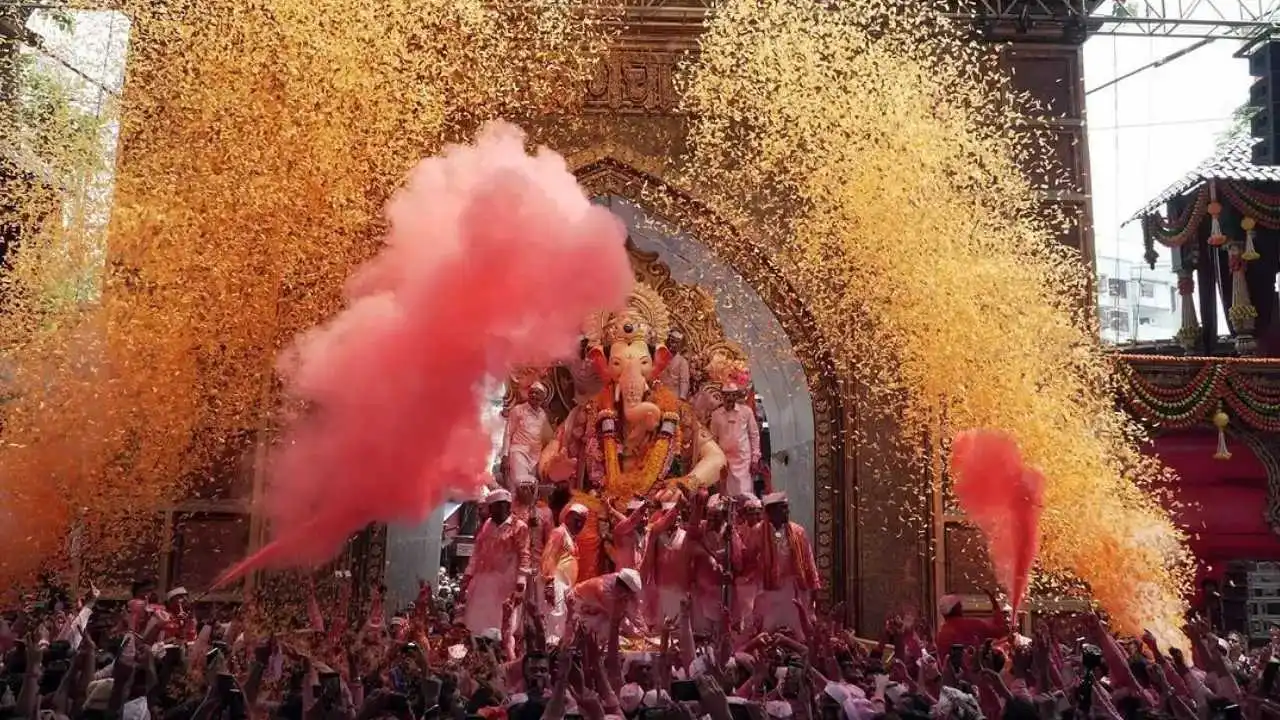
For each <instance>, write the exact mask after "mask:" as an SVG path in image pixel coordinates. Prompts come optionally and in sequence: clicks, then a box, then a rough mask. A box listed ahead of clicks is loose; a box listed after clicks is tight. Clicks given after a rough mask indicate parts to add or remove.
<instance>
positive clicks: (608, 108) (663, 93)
mask: <svg viewBox="0 0 1280 720" xmlns="http://www.w3.org/2000/svg"><path fill="white" fill-rule="evenodd" d="M681 57H682V56H681V55H680V54H678V53H654V52H643V53H642V52H618V53H614V54H613V55H611V56H609V57H607V58H605V59H604V60H603V61H602V62H601V63H600V65H599V66H598V67H597V68H596V70H595V73H594V74H593V75H592V77H591V79H590V80H588V81H587V86H586V93H585V95H586V97H585V98H584V104H585V107H586V111H587V112H591V113H610V114H615V115H628V114H630V115H634V114H659V113H670V112H674V111H675V109H676V106H677V105H678V99H677V95H676V88H675V82H674V77H675V73H676V67H677V63H678V62H679V61H680V59H681Z"/></svg>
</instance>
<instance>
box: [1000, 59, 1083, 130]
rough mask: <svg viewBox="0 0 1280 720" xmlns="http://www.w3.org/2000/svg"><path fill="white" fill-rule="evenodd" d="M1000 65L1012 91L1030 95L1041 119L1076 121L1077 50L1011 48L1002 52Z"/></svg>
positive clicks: (1078, 103)
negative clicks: (1011, 84) (1006, 72)
mask: <svg viewBox="0 0 1280 720" xmlns="http://www.w3.org/2000/svg"><path fill="white" fill-rule="evenodd" d="M1004 62H1005V67H1006V69H1007V70H1008V72H1009V73H1010V77H1011V79H1012V82H1013V87H1014V89H1016V90H1020V91H1022V92H1025V93H1027V94H1028V95H1030V96H1031V98H1032V99H1033V100H1034V101H1035V102H1036V103H1037V104H1038V105H1039V106H1040V108H1039V109H1040V111H1041V112H1042V113H1043V115H1044V116H1046V117H1054V118H1066V119H1079V118H1080V116H1081V112H1080V111H1081V109H1082V108H1081V106H1082V103H1081V102H1080V97H1079V94H1078V92H1077V90H1076V86H1077V83H1079V82H1080V79H1081V76H1082V67H1081V62H1080V48H1078V47H1075V46H1067V45H1063V46H1052V45H1017V44H1014V45H1010V46H1009V49H1008V50H1006V52H1005V56H1004Z"/></svg>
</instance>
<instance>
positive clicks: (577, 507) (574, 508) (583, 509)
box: [565, 503, 591, 517]
mask: <svg viewBox="0 0 1280 720" xmlns="http://www.w3.org/2000/svg"><path fill="white" fill-rule="evenodd" d="M565 512H566V513H569V514H571V515H581V516H582V517H586V516H587V514H588V513H590V512H591V511H590V510H588V509H587V506H586V505H583V504H582V503H574V504H572V505H570V506H569V507H567V508H565Z"/></svg>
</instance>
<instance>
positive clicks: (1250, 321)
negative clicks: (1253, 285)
mask: <svg viewBox="0 0 1280 720" xmlns="http://www.w3.org/2000/svg"><path fill="white" fill-rule="evenodd" d="M1240 227H1241V228H1243V229H1244V231H1245V240H1244V242H1241V241H1239V240H1232V241H1230V242H1229V243H1228V244H1227V259H1228V263H1229V267H1230V269H1231V307H1230V308H1229V309H1228V310H1227V317H1228V318H1230V319H1231V326H1232V328H1233V329H1234V330H1235V331H1236V352H1238V353H1240V354H1241V355H1252V354H1253V353H1254V351H1256V350H1257V347H1258V343H1257V341H1256V340H1255V339H1254V337H1253V330H1254V322H1255V321H1256V320H1257V318H1258V309H1257V308H1255V307H1254V306H1253V302H1252V300H1250V298H1249V281H1248V280H1247V279H1246V278H1245V267H1246V266H1247V265H1248V264H1249V261H1250V260H1257V259H1258V253H1257V251H1256V250H1254V248H1253V228H1254V220H1253V218H1248V217H1246V218H1245V219H1244V220H1242V221H1241V223H1240Z"/></svg>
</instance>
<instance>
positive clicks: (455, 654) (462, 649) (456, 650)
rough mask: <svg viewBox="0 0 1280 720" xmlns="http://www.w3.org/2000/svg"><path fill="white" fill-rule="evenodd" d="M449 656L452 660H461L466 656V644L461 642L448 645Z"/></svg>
mask: <svg viewBox="0 0 1280 720" xmlns="http://www.w3.org/2000/svg"><path fill="white" fill-rule="evenodd" d="M448 652H449V658H450V659H452V660H461V659H462V658H464V657H466V656H467V646H466V645H463V644H462V643H458V644H457V645H450V646H449V650H448Z"/></svg>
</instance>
